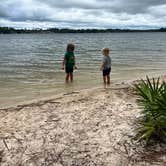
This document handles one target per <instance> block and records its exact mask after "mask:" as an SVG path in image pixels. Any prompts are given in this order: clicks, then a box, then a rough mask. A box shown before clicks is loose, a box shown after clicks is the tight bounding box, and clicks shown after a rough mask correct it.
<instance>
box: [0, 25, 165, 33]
mask: <svg viewBox="0 0 166 166" xmlns="http://www.w3.org/2000/svg"><path fill="white" fill-rule="evenodd" d="M106 32H166V28H159V29H147V30H139V29H68V28H62V29H60V28H48V29H15V28H11V27H0V34H11V33H106Z"/></svg>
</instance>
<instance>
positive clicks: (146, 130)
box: [135, 77, 166, 144]
mask: <svg viewBox="0 0 166 166" xmlns="http://www.w3.org/2000/svg"><path fill="white" fill-rule="evenodd" d="M135 91H136V94H137V95H138V99H137V101H138V104H139V106H140V108H141V109H142V115H143V117H142V118H141V120H140V121H139V125H138V126H139V127H138V128H137V134H136V139H137V140H145V141H146V143H147V144H148V143H150V142H151V141H152V140H155V141H160V142H161V141H164V142H165V141H166V83H165V82H160V79H159V78H158V79H157V80H155V79H154V78H153V79H152V80H150V79H149V78H148V77H146V80H145V81H144V80H141V82H140V83H139V84H137V85H135Z"/></svg>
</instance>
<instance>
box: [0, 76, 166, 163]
mask: <svg viewBox="0 0 166 166" xmlns="http://www.w3.org/2000/svg"><path fill="white" fill-rule="evenodd" d="M163 79H165V77H163ZM139 117H140V109H139V108H138V106H137V104H136V96H135V95H134V93H133V92H132V89H131V83H124V84H122V85H116V86H114V87H110V88H106V89H104V88H95V89H90V90H82V91H77V92H73V93H69V94H63V95H62V94H61V95H59V96H57V97H56V98H52V99H49V100H43V101H40V102H34V103H31V104H24V105H20V106H17V107H11V108H7V109H1V110H0V119H1V121H0V165H2V166H6V165H12V166H13V165H26V166H29V165H34V166H38V165H55V166H71V165H72V166H87V165H90V166H93V165H94V166H95V165H97V166H122V165H124V166H125V165H126V166H127V165H165V164H166V156H165V154H166V147H165V145H157V147H151V149H146V150H145V149H144V148H143V146H141V145H140V144H139V145H137V144H136V143H134V142H133V143H132V141H131V138H132V136H133V135H134V127H135V121H136V119H137V118H139Z"/></svg>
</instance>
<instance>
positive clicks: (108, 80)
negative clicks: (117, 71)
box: [107, 75, 110, 84]
mask: <svg viewBox="0 0 166 166" xmlns="http://www.w3.org/2000/svg"><path fill="white" fill-rule="evenodd" d="M107 84H110V75H107Z"/></svg>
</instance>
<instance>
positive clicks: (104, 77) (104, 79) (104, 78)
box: [103, 76, 106, 84]
mask: <svg viewBox="0 0 166 166" xmlns="http://www.w3.org/2000/svg"><path fill="white" fill-rule="evenodd" d="M103 81H104V84H106V76H103Z"/></svg>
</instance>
